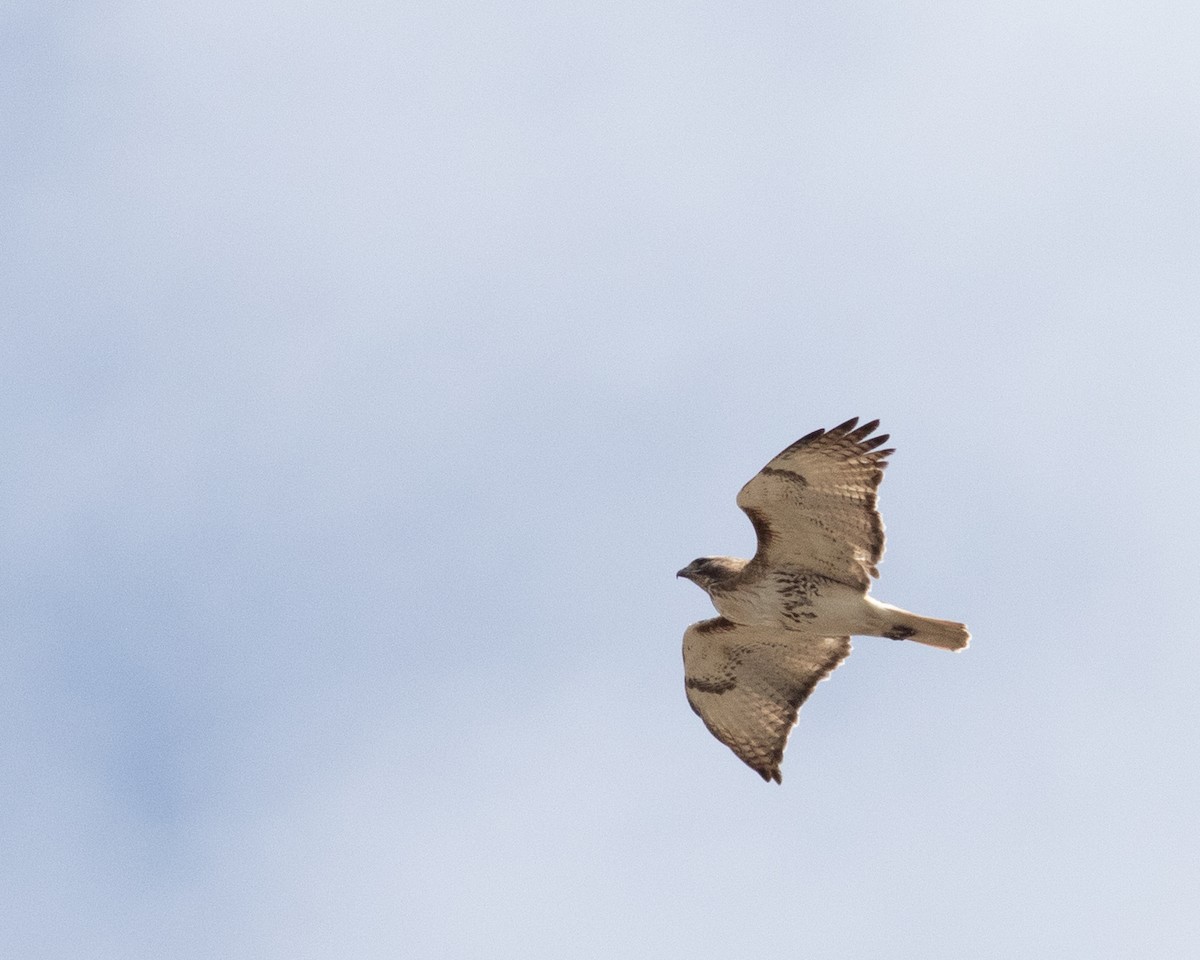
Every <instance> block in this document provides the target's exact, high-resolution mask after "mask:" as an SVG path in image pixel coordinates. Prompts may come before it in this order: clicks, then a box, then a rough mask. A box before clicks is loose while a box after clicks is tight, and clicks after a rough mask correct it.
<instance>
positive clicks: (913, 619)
mask: <svg viewBox="0 0 1200 960" xmlns="http://www.w3.org/2000/svg"><path fill="white" fill-rule="evenodd" d="M883 606H884V607H885V609H886V610H887V614H888V616H887V620H886V622H885V624H884V627H883V630H882V631H881V633H882V635H883V636H885V637H887V638H888V639H889V640H915V641H916V642H917V643H923V644H925V645H926V646H929V647H941V648H942V649H943V650H962V649H964V648H965V647H966V646H967V644H968V643H970V642H971V634H969V633H968V632H967V625H966V624H965V623H956V622H955V621H953V620H936V619H934V618H933V617H922V616H920V615H919V614H916V613H909V612H908V611H907V610H901V609H899V608H898V607H890V606H887V605H886V604H884V605H883Z"/></svg>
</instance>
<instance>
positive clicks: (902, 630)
mask: <svg viewBox="0 0 1200 960" xmlns="http://www.w3.org/2000/svg"><path fill="white" fill-rule="evenodd" d="M916 632H917V631H916V630H914V629H913V628H912V627H906V626H904V624H902V623H898V624H896V625H895V626H894V627H892V629H890V630H888V631H886V632H885V633H884V636H885V637H887V638H888V639H889V640H907V639H908V638H909V637H911V636H912V635H913V634H914V633H916Z"/></svg>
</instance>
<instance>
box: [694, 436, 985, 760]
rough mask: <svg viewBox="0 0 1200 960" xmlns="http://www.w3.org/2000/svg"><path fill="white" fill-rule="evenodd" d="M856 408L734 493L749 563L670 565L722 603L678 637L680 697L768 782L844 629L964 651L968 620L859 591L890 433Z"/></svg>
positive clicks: (846, 636) (876, 529) (867, 572)
mask: <svg viewBox="0 0 1200 960" xmlns="http://www.w3.org/2000/svg"><path fill="white" fill-rule="evenodd" d="M878 426H879V421H878V420H872V421H871V422H870V423H865V424H863V425H862V426H861V427H860V426H858V418H857V417H855V418H853V419H851V420H847V421H846V422H845V423H842V424H839V425H838V426H836V427H834V428H833V429H832V430H815V431H813V432H812V433H810V434H808V435H807V436H805V437H801V438H800V439H799V440H797V441H796V442H795V443H793V444H792V445H791V446H790V447H788V448H787V449H786V450H784V451H783V452H782V453H780V454H779V455H778V456H777V457H775V458H774V459H773V460H772V461H771V462H770V463H768V464H767V465H766V466H765V467H763V468H762V470H760V471H759V472H758V474H757V475H756V476H755V477H753V479H751V480H750V482H749V483H747V484H746V485H745V486H744V487H742V489H741V492H740V493H739V494H738V498H737V503H738V506H739V507H741V508H742V509H743V510H744V511H745V512H746V515H747V516H749V518H750V522H751V523H752V524H754V532H755V534H756V535H757V537H758V550H757V551H756V552H755V554H754V557H753V558H752V559H750V560H742V559H738V558H736V557H701V558H699V559H698V560H693V561H692V562H691V563H690V564H688V565H687V566H686V567H684V568H683V569H682V570H680V571H679V573H678V574H677V576H680V577H685V578H687V579H688V580H691V581H692V582H693V583H695V584H696V585H697V586H698V587H700V588H701V589H702V590H704V592H705V593H707V594H708V595H709V598H710V599H711V600H712V602H713V606H714V607H716V608H717V612H718V613H719V614H720V616H719V617H716V618H714V619H712V620H702V621H701V622H699V623H693V624H692V625H691V626H690V627H688V628H687V631H686V632H685V633H684V635H683V666H684V675H685V684H686V690H687V698H688V702H689V703H690V704H691V706H692V709H693V710H695V711H696V713H697V714H699V716H700V719H701V720H703V721H704V723H705V725H706V726H707V727H708V729H709V730H710V731H712V734H713V736H715V737H716V738H717V739H718V740H720V741H721V742H722V743H724V744H725V745H726V746H728V747H729V748H730V749H731V750H732V751H733V752H734V753H735V754H737V755H738V757H740V758H741V759H742V760H743V761H745V762H746V763H747V764H748V765H749V766H750V767H751V768H753V769H754V770H756V771H757V772H758V773H759V774H760V775H761V776H762V778H763V779H764V780H774V781H775V782H776V783H781V782H782V780H783V777H782V774H781V773H780V769H779V765H780V762H781V761H782V760H783V750H784V747H785V746H786V745H787V738H788V734H789V733H790V732H791V729H792V726H793V725H794V724H795V722H796V716H797V714H798V713H799V711H800V705H801V704H802V703H804V701H805V700H806V699H807V698H808V695H809V694H810V693H811V692H812V689H813V687H815V686H816V685H817V683H818V682H819V681H821V680H824V679H825V678H826V677H827V676H829V674H830V673H832V672H833V671H834V669H836V668H837V666H838V664H840V663H841V662H842V661H843V660H844V659H845V658H846V657H847V656H848V655H849V653H850V637H851V636H854V635H858V636H871V637H888V638H889V639H892V640H915V641H917V642H918V643H924V644H927V645H929V646H931V647H941V648H942V649H945V650H961V649H963V648H964V647H965V646H966V645H967V642H968V641H969V640H970V634H968V633H967V628H966V627H965V626H964V625H963V624H961V623H955V622H953V621H951V620H935V619H933V618H931V617H922V616H919V615H917V614H915V613H909V612H908V611H907V610H901V609H900V608H899V607H893V606H891V605H889V604H886V603H880V602H878V601H877V600H875V599H873V598H872V597H870V596H868V594H867V591H868V590H869V588H870V585H871V578H872V577H878V576H879V571H878V569H877V567H876V565H877V564H878V563H879V560H880V558H881V557H882V556H883V543H884V537H883V520H882V519H881V518H880V516H879V511H878V509H877V507H876V491H877V490H878V488H879V482H880V481H881V480H882V479H883V470H884V467H886V466H887V457H888V455H889V454H892V453H894V452H895V451H894V450H891V449H886V450H880V449H878V448H879V447H881V446H883V444H884V443H885V442H886V441H887V439H888V435H887V434H881V435H879V436H877V437H872V436H871V434H872V433H873V432H874V431H875V428H876V427H878Z"/></svg>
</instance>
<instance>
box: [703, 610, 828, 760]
mask: <svg viewBox="0 0 1200 960" xmlns="http://www.w3.org/2000/svg"><path fill="white" fill-rule="evenodd" d="M849 653H850V638H849V637H810V636H805V635H803V634H800V633H792V632H790V631H787V630H778V629H774V628H771V627H746V626H742V625H741V624H736V623H732V622H731V621H729V620H726V619H725V618H724V617H717V618H716V619H714V620H702V621H701V622H700V623H693V624H692V625H691V626H690V627H688V628H687V631H686V632H685V633H684V635H683V670H684V676H685V678H686V687H687V698H688V703H690V704H691V705H692V709H693V710H695V711H696V713H697V714H698V715H699V717H700V719H701V720H703V721H704V724H705V726H707V727H708V729H709V730H710V731H711V732H712V734H713V736H714V737H716V738H717V739H718V740H720V741H721V742H722V743H723V744H725V745H726V746H727V747H729V749H731V750H732V751H733V752H734V753H736V754H737V755H738V756H739V757H740V758H741V759H742V760H744V761H745V762H746V763H747V764H748V765H749V766H750V767H752V768H753V769H754V770H756V771H758V773H759V775H760V776H761V777H762V778H763V779H764V780H774V781H775V782H776V783H781V782H782V781H783V778H782V775H781V774H780V772H779V764H780V761H781V760H782V759H783V748H784V747H785V746H786V745H787V738H788V734H789V733H790V732H791V729H792V726H793V725H794V724H795V722H796V715H797V714H798V713H799V712H800V705H801V704H802V703H804V701H805V700H807V699H808V695H809V694H810V693H812V690H813V687H815V686H816V685H817V683H818V682H820V681H821V680H824V679H825V678H826V677H827V676H829V674H830V673H832V672H833V671H834V669H835V668H836V667H837V665H838V664H839V663H841V662H842V661H843V660H844V659H846V657H847V655H848V654H849Z"/></svg>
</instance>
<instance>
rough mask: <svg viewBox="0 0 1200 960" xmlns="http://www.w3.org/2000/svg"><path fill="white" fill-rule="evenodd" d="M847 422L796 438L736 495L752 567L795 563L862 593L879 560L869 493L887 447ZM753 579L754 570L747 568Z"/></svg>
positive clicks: (879, 538)
mask: <svg viewBox="0 0 1200 960" xmlns="http://www.w3.org/2000/svg"><path fill="white" fill-rule="evenodd" d="M878 426H879V421H878V420H872V421H870V422H869V423H864V424H863V425H862V426H858V418H857V417H854V418H852V419H850V420H847V421H846V422H845V423H841V424H838V425H837V426H836V427H834V428H833V429H832V430H815V431H813V432H812V433H810V434H808V435H807V436H804V437H801V438H800V439H799V440H797V441H796V442H795V443H793V444H792V445H791V446H790V447H788V448H787V449H785V450H783V451H782V452H781V453H780V454H779V455H778V456H776V457H775V458H774V459H773V460H771V462H770V463H768V464H767V465H766V466H765V467H763V468H762V470H760V471H759V472H758V474H757V475H756V476H755V477H753V478H752V479H751V480H750V482H749V483H747V484H746V485H745V486H744V487H742V489H741V492H740V493H739V494H738V498H737V502H738V506H739V507H741V508H742V510H744V511H745V512H746V515H747V516H749V517H750V522H751V523H753V524H754V531H755V534H756V535H757V537H758V551H757V553H755V555H754V559H753V560H752V561H751V564H752V565H755V569H770V568H774V567H778V566H785V565H786V566H795V567H800V568H802V569H805V570H810V571H812V572H814V573H818V574H821V575H822V576H827V577H829V578H831V579H833V580H837V581H839V582H841V583H846V584H849V585H851V586H854V587H857V588H859V589H861V590H864V591H865V590H866V589H867V587H868V586H869V585H870V578H871V577H877V576H879V570H878V567H877V566H876V565H877V564H878V563H879V561H880V559H881V558H882V557H883V549H884V533H883V519H882V518H881V517H880V516H879V510H878V506H877V504H878V498H877V493H876V491H877V490H878V489H879V483H880V481H881V480H882V479H883V470H884V468H885V467H886V466H887V457H888V456H889V455H890V454H892V453H895V450H893V449H886V450H880V449H878V448H879V447H880V446H882V445H883V444H884V443H886V442H887V439H888V434H886V433H884V434H880V435H879V436H876V437H872V436H871V434H872V433H873V432H874V431H875V429H876V428H877V427H878ZM747 572H748V573H749V574H751V575H752V574H753V572H754V571H753V570H748V571H747Z"/></svg>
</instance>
